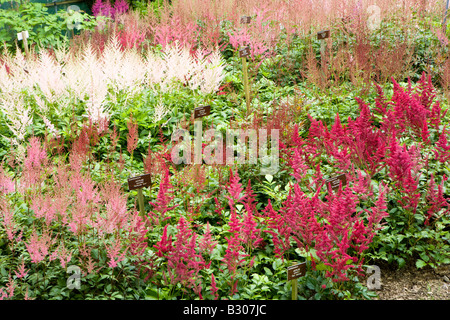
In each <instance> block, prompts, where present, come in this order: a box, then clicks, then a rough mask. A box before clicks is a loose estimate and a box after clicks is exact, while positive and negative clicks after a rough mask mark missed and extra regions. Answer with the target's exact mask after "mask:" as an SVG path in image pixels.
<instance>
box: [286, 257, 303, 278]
mask: <svg viewBox="0 0 450 320" xmlns="http://www.w3.org/2000/svg"><path fill="white" fill-rule="evenodd" d="M305 273H306V262H302V263H298V264H295V265H293V266H290V267H288V268H287V279H288V281H290V280H295V279H298V278H300V277H302V276H304V275H305Z"/></svg>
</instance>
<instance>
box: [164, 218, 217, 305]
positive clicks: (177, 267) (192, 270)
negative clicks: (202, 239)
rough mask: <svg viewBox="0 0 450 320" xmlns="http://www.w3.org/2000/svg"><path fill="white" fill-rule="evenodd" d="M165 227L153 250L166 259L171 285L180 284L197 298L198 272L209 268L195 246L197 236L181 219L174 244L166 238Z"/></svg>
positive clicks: (199, 292) (199, 280) (199, 279)
mask: <svg viewBox="0 0 450 320" xmlns="http://www.w3.org/2000/svg"><path fill="white" fill-rule="evenodd" d="M167 226H168V225H166V226H165V227H164V231H163V236H162V238H161V241H159V242H158V243H157V244H156V245H155V248H156V249H158V252H157V253H156V254H157V255H158V256H160V257H165V258H166V259H167V269H168V275H169V277H170V281H171V284H172V285H176V284H177V283H180V284H181V285H182V286H184V287H185V288H191V289H192V290H194V292H196V293H197V294H198V295H199V296H200V295H201V291H199V290H198V285H199V283H201V277H200V276H199V272H200V270H202V269H205V268H209V264H206V263H205V261H204V259H203V257H202V255H201V254H200V253H199V250H198V246H197V234H196V233H194V232H192V230H191V228H190V226H189V225H188V223H187V221H186V219H185V218H184V217H181V218H180V220H179V221H178V226H177V235H176V239H175V241H174V242H172V240H171V237H169V238H168V237H167Z"/></svg>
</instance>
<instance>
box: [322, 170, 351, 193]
mask: <svg viewBox="0 0 450 320" xmlns="http://www.w3.org/2000/svg"><path fill="white" fill-rule="evenodd" d="M341 181H342V187H344V186H345V185H346V184H347V177H346V175H345V174H341V175H338V176H336V177H333V178H330V179H328V180H325V183H326V185H327V188H329V187H330V185H331V189H332V190H333V191H334V192H336V191H338V190H339V184H340V182H341Z"/></svg>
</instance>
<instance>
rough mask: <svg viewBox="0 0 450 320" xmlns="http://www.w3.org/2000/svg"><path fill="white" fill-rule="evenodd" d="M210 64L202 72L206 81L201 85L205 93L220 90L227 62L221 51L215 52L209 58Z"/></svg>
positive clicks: (201, 89)
mask: <svg viewBox="0 0 450 320" xmlns="http://www.w3.org/2000/svg"><path fill="white" fill-rule="evenodd" d="M208 60H209V63H207V64H206V66H205V69H204V70H202V74H203V79H204V81H203V82H201V84H200V91H201V92H203V93H214V92H216V91H217V90H218V89H219V86H220V84H221V83H222V81H223V79H224V77H225V74H224V71H225V61H224V60H223V59H222V57H221V55H220V52H219V51H214V52H212V53H211V54H210V55H209V56H208Z"/></svg>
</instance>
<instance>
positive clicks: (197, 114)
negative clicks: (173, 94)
mask: <svg viewBox="0 0 450 320" xmlns="http://www.w3.org/2000/svg"><path fill="white" fill-rule="evenodd" d="M210 113H211V106H201V107H198V108H195V109H194V118H195V119H197V118H201V117H204V116H208V115H209V114H210Z"/></svg>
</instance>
